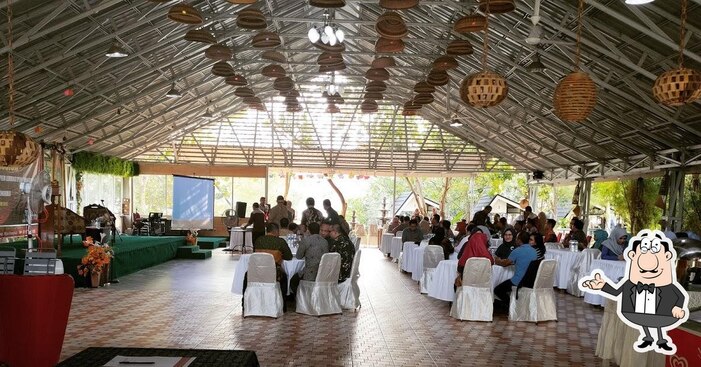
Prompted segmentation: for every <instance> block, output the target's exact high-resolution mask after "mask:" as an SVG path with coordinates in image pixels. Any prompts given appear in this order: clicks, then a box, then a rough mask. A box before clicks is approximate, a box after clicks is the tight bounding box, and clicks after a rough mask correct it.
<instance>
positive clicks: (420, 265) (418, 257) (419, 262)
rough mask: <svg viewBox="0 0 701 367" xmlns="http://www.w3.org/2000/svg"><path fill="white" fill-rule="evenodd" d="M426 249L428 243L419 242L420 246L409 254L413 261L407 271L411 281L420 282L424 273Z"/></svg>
mask: <svg viewBox="0 0 701 367" xmlns="http://www.w3.org/2000/svg"><path fill="white" fill-rule="evenodd" d="M427 247H428V241H421V245H420V246H419V247H416V248H414V251H412V252H411V256H412V257H413V259H412V260H411V262H410V265H409V266H410V267H409V270H407V271H409V272H410V273H411V279H413V280H415V281H417V282H418V281H419V280H421V277H422V276H423V273H424V252H426V248H427Z"/></svg>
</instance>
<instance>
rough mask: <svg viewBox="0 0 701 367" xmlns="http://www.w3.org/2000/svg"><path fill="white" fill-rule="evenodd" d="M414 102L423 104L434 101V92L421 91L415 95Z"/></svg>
mask: <svg viewBox="0 0 701 367" xmlns="http://www.w3.org/2000/svg"><path fill="white" fill-rule="evenodd" d="M414 103H418V104H421V105H425V104H429V103H433V94H430V93H419V94H417V95H416V96H415V97H414Z"/></svg>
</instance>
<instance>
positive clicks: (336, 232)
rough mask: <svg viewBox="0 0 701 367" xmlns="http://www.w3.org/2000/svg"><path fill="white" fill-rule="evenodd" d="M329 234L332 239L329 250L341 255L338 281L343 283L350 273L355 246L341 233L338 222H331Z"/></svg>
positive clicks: (341, 229)
mask: <svg viewBox="0 0 701 367" xmlns="http://www.w3.org/2000/svg"><path fill="white" fill-rule="evenodd" d="M329 236H330V238H331V239H332V242H331V247H330V248H329V252H337V253H339V254H340V255H341V271H340V272H339V273H338V282H339V283H343V282H344V281H345V280H346V279H347V278H348V277H350V274H351V268H352V267H353V258H354V257H355V246H354V245H353V243H352V242H351V240H350V239H349V238H348V236H346V235H345V234H343V228H341V225H340V224H332V225H331V231H330V232H329Z"/></svg>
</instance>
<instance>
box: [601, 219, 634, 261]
mask: <svg viewBox="0 0 701 367" xmlns="http://www.w3.org/2000/svg"><path fill="white" fill-rule="evenodd" d="M627 240H628V233H626V230H625V229H623V228H621V227H616V228H614V229H613V230H612V231H611V234H610V235H609V238H608V239H606V241H604V242H602V243H601V258H602V259H604V260H625V259H624V258H623V251H624V250H625V249H626V245H627Z"/></svg>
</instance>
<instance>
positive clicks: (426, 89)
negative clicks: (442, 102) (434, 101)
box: [414, 82, 436, 93]
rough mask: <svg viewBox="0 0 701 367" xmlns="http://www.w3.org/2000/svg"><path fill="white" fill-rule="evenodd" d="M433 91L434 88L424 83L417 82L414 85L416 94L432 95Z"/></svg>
mask: <svg viewBox="0 0 701 367" xmlns="http://www.w3.org/2000/svg"><path fill="white" fill-rule="evenodd" d="M435 91H436V87H434V86H432V85H431V84H428V83H426V82H418V83H416V85H414V92H416V93H433V92H435Z"/></svg>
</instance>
